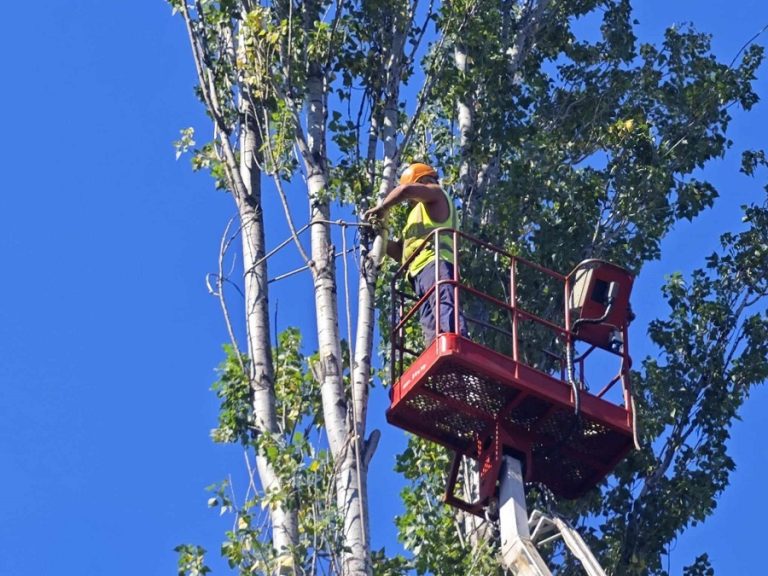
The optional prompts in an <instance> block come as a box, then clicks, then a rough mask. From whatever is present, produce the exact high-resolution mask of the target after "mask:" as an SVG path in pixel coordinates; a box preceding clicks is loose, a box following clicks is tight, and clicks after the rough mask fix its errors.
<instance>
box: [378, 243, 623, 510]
mask: <svg viewBox="0 0 768 576" xmlns="http://www.w3.org/2000/svg"><path fill="white" fill-rule="evenodd" d="M443 234H448V235H451V236H452V237H453V249H454V262H456V266H454V274H453V278H452V279H448V280H440V281H438V282H437V283H436V285H435V287H433V288H432V290H431V291H430V292H429V293H427V294H425V295H424V296H423V298H421V299H420V300H418V301H416V298H415V297H414V296H413V295H412V292H411V290H410V289H409V288H408V283H409V282H408V280H407V278H406V274H405V269H406V268H407V263H406V265H405V266H403V267H402V268H401V269H400V270H399V271H398V273H397V274H396V275H395V278H394V279H393V281H392V305H393V307H392V317H391V322H392V333H391V381H392V382H393V385H392V390H391V405H390V407H389V409H388V410H387V420H388V421H389V422H390V423H391V424H394V425H395V426H398V427H400V428H403V429H405V430H408V431H410V432H412V433H413V434H416V435H417V436H420V437H422V438H425V439H428V440H431V441H433V442H437V443H439V444H442V445H443V446H445V447H447V448H449V449H451V450H453V451H454V453H455V457H454V464H453V468H452V470H451V472H450V475H449V482H448V489H447V492H446V500H447V501H448V502H449V503H451V504H453V505H456V506H459V507H461V508H464V509H466V510H468V511H470V512H473V513H477V514H481V513H482V509H483V507H484V506H486V505H487V504H488V502H489V499H490V498H491V497H493V495H494V492H495V489H496V488H495V486H496V479H497V478H498V471H499V466H500V464H501V456H502V454H504V453H509V454H512V455H514V456H515V457H517V458H519V459H520V460H521V461H522V462H523V463H524V467H525V474H526V480H527V481H529V482H540V483H542V484H544V485H546V486H547V487H549V489H551V490H552V492H554V493H555V494H556V495H558V496H561V497H564V498H576V497H579V496H581V495H583V494H584V493H585V492H587V491H588V490H589V489H590V488H592V487H594V486H595V485H596V484H597V483H599V482H600V481H601V480H602V479H603V478H604V477H605V476H606V475H607V474H609V473H610V472H611V471H612V470H613V469H614V467H615V466H616V465H617V464H618V462H619V461H620V460H621V459H622V458H623V457H624V456H625V455H626V454H627V453H628V452H629V451H630V450H631V448H632V447H633V439H634V431H633V426H634V422H633V409H632V401H631V393H630V382H629V368H630V365H631V360H630V357H629V353H628V341H627V325H628V323H629V321H630V320H631V318H632V314H631V311H630V310H629V294H630V291H631V288H632V276H631V275H630V274H629V273H628V272H626V271H625V270H623V269H621V268H619V267H617V266H614V265H612V264H608V263H605V262H601V261H598V260H588V261H586V262H584V263H582V264H580V265H579V266H577V267H576V268H575V269H574V271H572V272H571V273H570V274H569V275H568V276H563V275H560V274H558V273H556V272H553V271H550V270H547V269H545V268H543V267H541V266H538V265H536V264H534V263H532V262H528V261H526V260H523V259H522V258H519V257H516V256H514V255H512V254H510V253H508V252H505V251H503V250H500V249H498V248H495V247H493V246H491V245H489V244H486V243H484V242H482V241H480V240H477V239H475V238H472V237H470V236H468V235H465V234H462V233H460V232H458V231H455V230H449V229H441V230H439V231H436V232H434V233H433V235H432V236H431V237H430V238H429V239H428V240H426V241H425V244H424V246H423V247H422V249H424V248H426V247H430V248H431V247H432V246H435V245H437V240H438V236H439V235H443ZM462 262H471V268H470V266H469V265H464V264H462ZM470 270H472V274H471V278H470V274H469V272H470ZM478 270H480V271H481V272H478ZM462 274H466V275H467V277H466V278H465V277H463V275H462ZM441 284H449V285H450V286H451V289H452V290H453V301H454V303H455V306H454V312H453V313H454V315H455V318H454V322H453V325H454V326H459V325H460V322H459V315H461V316H462V317H463V320H464V323H465V324H466V327H467V333H466V334H458V333H453V332H447V331H446V329H447V327H442V326H440V325H439V317H440V314H435V315H434V316H435V323H436V325H435V328H436V333H437V334H438V336H437V338H436V339H435V341H433V342H431V343H428V344H427V345H426V346H423V344H421V343H420V342H419V339H420V330H419V328H418V315H419V310H420V308H421V307H422V306H424V305H425V303H427V302H429V303H431V304H432V305H433V306H435V307H438V306H440V305H441V304H440V303H439V302H437V301H436V296H435V295H436V290H437V288H438V287H439V286H440V285H441ZM611 364H613V365H614V366H616V365H617V366H618V369H617V370H616V371H615V372H612V371H611V368H610V365H611ZM617 383H620V384H621V385H620V386H615V385H616V384H617ZM596 384H599V387H596V386H595V385H596ZM587 385H589V388H587ZM462 456H466V457H469V458H472V459H474V460H476V461H477V462H478V467H479V471H480V490H479V498H478V500H477V501H476V502H473V503H470V502H465V501H464V500H462V499H460V498H458V497H456V496H455V495H454V487H455V484H456V482H457V475H458V469H459V461H460V459H461V457H462Z"/></svg>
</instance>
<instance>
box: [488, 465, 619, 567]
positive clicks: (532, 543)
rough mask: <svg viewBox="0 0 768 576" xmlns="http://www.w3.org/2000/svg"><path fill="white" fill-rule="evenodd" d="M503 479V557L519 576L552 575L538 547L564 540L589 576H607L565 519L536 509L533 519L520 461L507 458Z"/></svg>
mask: <svg viewBox="0 0 768 576" xmlns="http://www.w3.org/2000/svg"><path fill="white" fill-rule="evenodd" d="M503 458H504V461H503V464H502V466H501V473H500V477H499V528H500V530H501V556H502V560H503V561H504V564H505V566H506V567H507V568H508V569H509V570H511V571H512V573H513V574H515V575H516V576H552V573H551V572H550V571H549V568H547V565H546V564H545V563H544V560H543V559H542V557H541V556H540V555H539V552H538V550H537V549H536V544H537V543H538V544H540V543H543V542H547V541H550V540H553V539H555V538H562V539H563V542H564V543H565V545H566V546H567V547H568V549H569V550H570V551H571V552H572V553H573V555H574V556H575V557H576V558H578V559H579V561H580V562H581V565H582V566H583V567H584V571H585V572H586V574H588V575H589V576H606V573H605V571H604V570H603V569H602V568H601V567H600V564H598V562H597V560H596V559H595V557H594V555H593V554H592V552H591V551H590V549H589V547H588V546H587V544H586V543H585V542H584V540H583V539H582V538H581V536H580V535H579V533H578V532H576V530H574V528H573V527H572V526H571V525H570V524H568V522H566V521H565V520H564V519H563V518H560V517H559V516H557V515H552V516H547V515H546V514H544V513H543V512H541V511H539V510H534V511H533V513H532V514H531V516H530V518H529V517H528V513H527V510H526V505H525V489H524V484H523V473H522V466H521V464H520V461H519V460H517V459H515V458H512V457H511V456H504V457H503Z"/></svg>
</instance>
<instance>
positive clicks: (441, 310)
mask: <svg viewBox="0 0 768 576" xmlns="http://www.w3.org/2000/svg"><path fill="white" fill-rule="evenodd" d="M437 277H438V278H439V279H440V280H452V279H453V264H450V263H448V262H445V261H443V260H440V261H439V262H438V269H437ZM434 285H435V262H434V260H433V261H431V262H429V264H427V265H426V266H424V268H422V269H421V270H420V271H419V273H418V274H416V278H414V279H413V288H414V290H415V291H416V296H417V297H418V298H421V297H422V296H424V294H426V293H427V292H428V291H429V289H430V288H432V286H434ZM453 294H454V287H453V285H451V284H447V283H446V284H440V286H439V288H438V289H437V300H438V305H437V311H438V315H439V317H440V332H458V333H459V334H461V335H462V336H466V335H467V327H466V323H465V322H464V316H462V315H461V313H459V329H458V330H456V326H455V314H454V309H455V306H454V301H453ZM435 300H436V298H435V294H434V293H433V294H431V295H430V296H429V298H427V301H426V302H424V304H422V305H421V308H419V322H420V323H421V328H422V330H423V332H424V343H425V345H429V344H430V343H431V342H432V341H433V340H434V339H435V323H436V319H435Z"/></svg>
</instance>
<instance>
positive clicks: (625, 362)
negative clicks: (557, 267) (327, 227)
mask: <svg viewBox="0 0 768 576" xmlns="http://www.w3.org/2000/svg"><path fill="white" fill-rule="evenodd" d="M441 234H443V235H446V234H450V235H451V237H452V244H453V263H454V264H453V266H452V268H453V273H452V278H451V279H440V278H439V276H438V266H437V263H438V261H439V252H440V250H439V240H440V235H441ZM464 241H466V242H468V243H471V244H472V245H475V246H477V247H479V248H482V249H485V250H487V251H489V252H490V253H491V254H492V255H493V256H494V260H496V261H498V258H499V257H500V258H506V259H508V260H509V264H508V266H507V268H508V272H509V302H505V301H502V300H499V299H498V298H496V297H494V296H491V295H489V294H487V293H485V292H483V291H482V290H479V289H477V288H474V287H472V286H468V285H466V284H464V283H462V281H461V278H462V274H461V272H462V265H461V258H460V256H461V255H460V250H459V247H460V243H461V242H464ZM430 248H431V249H432V251H433V253H434V262H435V283H434V285H433V286H431V287H430V289H429V290H428V291H427V292H426V293H425V294H424V295H423V296H422V297H421V298H418V299H417V298H416V297H415V296H412V295H410V294H408V292H407V291H405V290H403V289H402V288H399V287H398V286H399V284H402V283H403V282H405V281H407V274H408V269H409V267H410V264H411V262H412V261H413V260H414V259H415V258H416V257H417V256H418V255H419V254H420V253H421V252H422V251H424V250H427V249H430ZM518 267H524V268H525V269H526V270H530V271H534V272H538V273H541V274H543V275H545V276H546V277H549V278H550V279H551V280H553V281H555V282H557V283H560V284H562V285H563V291H562V294H563V309H562V314H563V319H564V326H561V325H558V324H556V323H554V322H551V321H549V320H547V319H545V318H541V317H540V316H537V315H536V314H535V313H533V312H530V311H528V310H526V309H524V308H522V307H521V304H520V302H519V294H518V281H519V277H520V276H521V275H522V272H521V270H520V269H519V268H518ZM443 285H450V286H452V287H453V313H454V318H453V325H454V326H455V327H458V326H459V325H460V323H459V319H460V317H462V313H461V295H462V294H469V295H472V296H475V297H477V298H479V299H480V300H483V301H486V302H488V303H490V304H492V305H493V306H495V307H497V308H498V309H500V310H503V311H506V312H507V313H508V314H509V315H510V321H511V330H510V331H506V330H503V329H500V328H498V327H495V326H493V325H489V324H487V323H483V322H482V321H478V320H475V319H473V318H472V317H471V316H463V318H464V320H466V321H468V322H471V323H478V324H484V325H485V327H486V328H490V329H491V330H494V331H496V332H498V333H504V334H506V335H510V336H511V338H510V339H511V345H512V346H511V349H512V354H511V355H509V354H504V355H505V356H507V357H511V358H512V360H514V361H515V362H521V354H520V342H519V340H520V322H521V321H523V322H533V323H535V324H537V325H539V326H541V327H543V328H545V329H547V330H549V331H550V332H552V334H553V336H555V337H556V338H557V339H560V338H562V339H563V341H564V342H563V345H564V346H572V345H573V344H574V342H576V341H578V340H579V337H578V335H577V334H576V333H574V332H573V331H572V326H573V322H572V318H571V307H570V306H569V301H568V295H569V294H570V292H571V290H572V288H573V286H572V281H571V276H570V275H563V274H560V273H558V272H555V271H553V270H550V269H548V268H545V267H544V266H541V265H539V264H536V263H535V262H531V261H529V260H526V259H525V258H522V257H520V256H516V255H514V254H512V253H510V252H508V251H506V250H503V249H501V248H499V247H497V246H494V245H493V244H490V243H488V242H486V241H484V240H481V239H479V238H475V237H473V236H471V235H469V234H466V233H464V232H461V231H459V230H454V229H451V228H439V229H436V230H433V231H432V232H430V233H429V235H427V236H425V237H424V239H423V241H422V243H421V244H420V245H419V247H418V248H417V250H415V251H414V253H413V254H412V255H411V256H410V257H409V258H408V259H407V260H406V261H405V262H403V263H402V265H401V266H400V267H399V268H398V269H397V271H396V272H395V274H394V275H393V277H392V280H391V285H390V287H391V297H392V300H391V318H390V320H391V321H390V327H391V333H390V382H392V383H394V382H395V381H396V380H397V379H398V378H399V376H400V375H401V374H402V373H403V371H404V369H405V365H404V356H405V354H411V355H418V353H417V352H415V351H413V350H409V349H407V348H406V347H405V336H404V330H405V328H406V326H407V325H408V324H409V322H412V321H413V319H414V317H415V315H416V313H417V311H418V310H419V309H420V308H421V307H422V306H424V305H425V303H426V302H427V301H428V300H429V299H430V298H431V299H433V300H434V301H435V302H434V304H435V306H434V311H435V313H434V316H435V334H436V335H438V334H440V333H441V332H443V331H445V330H441V326H440V314H439V307H440V306H441V303H440V301H439V300H440V299H439V297H438V296H436V295H439V292H438V291H439V289H440V287H441V286H443ZM406 299H408V300H410V301H412V302H413V301H415V303H414V304H413V305H412V306H410V307H409V308H408V309H407V310H406V309H405V300H406ZM465 337H467V338H468V339H469V340H473V338H472V336H471V334H470V335H469V336H467V335H465ZM623 341H624V342H626V341H627V334H626V327H625V328H624V331H623ZM429 344H430V343H429V342H427V343H425V348H426V347H427V346H428V345H429ZM595 349H596V346H594V345H592V346H591V347H590V348H588V349H587V350H586V351H584V352H583V353H582V354H580V355H578V356H577V357H575V358H574V359H573V363H574V365H575V366H576V367H578V370H577V372H578V374H579V385H580V387H581V388H582V389H583V387H584V381H585V362H586V360H587V358H588V357H589V356H590V355H591V354H592V353H593V352H594V350H595ZM543 352H544V353H546V354H549V355H550V356H552V357H553V359H555V360H556V361H558V362H559V363H560V366H561V369H560V373H561V379H562V380H565V378H563V373H564V369H563V365H564V363H565V358H564V357H557V356H556V355H555V354H554V353H552V352H550V351H548V350H543ZM604 352H607V353H609V354H612V355H614V356H617V357H618V358H621V359H622V362H621V365H620V368H619V372H618V373H617V374H616V375H615V376H614V377H613V378H612V379H611V380H610V381H609V382H608V384H607V385H606V386H604V387H603V388H602V389H601V390H600V391H599V392H598V393H597V394H596V396H597V397H603V396H604V395H605V394H606V393H607V392H608V391H609V390H610V389H611V388H613V386H614V385H615V384H616V383H618V382H619V381H621V382H622V384H623V388H624V390H623V392H624V394H623V401H624V405H625V409H627V410H628V411H630V410H631V406H630V405H629V394H630V391H629V381H628V378H627V375H628V372H629V369H630V367H631V359H630V358H629V355H628V351H627V349H626V345H625V346H623V347H622V349H621V350H619V351H612V350H604Z"/></svg>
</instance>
